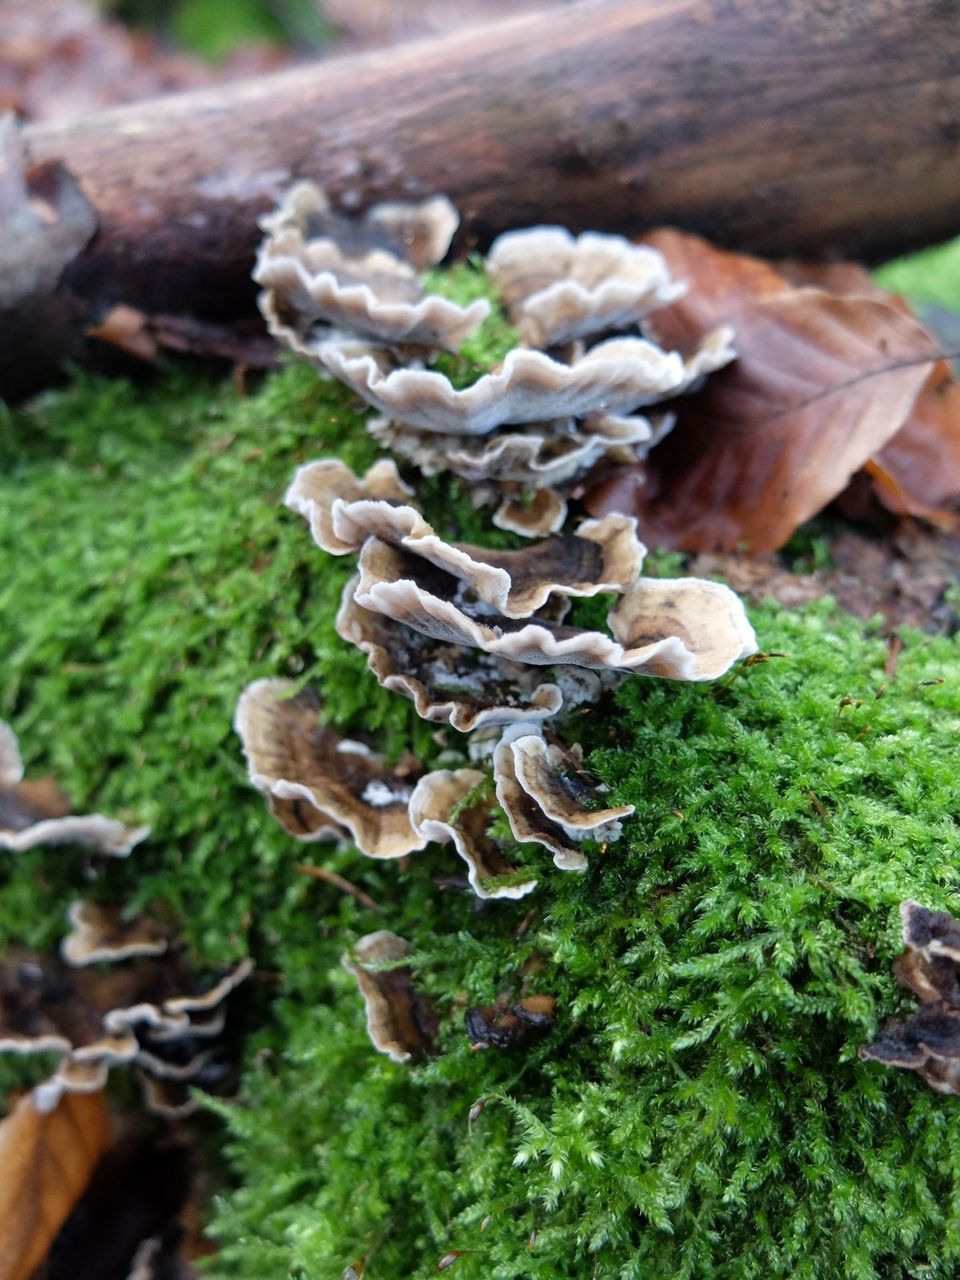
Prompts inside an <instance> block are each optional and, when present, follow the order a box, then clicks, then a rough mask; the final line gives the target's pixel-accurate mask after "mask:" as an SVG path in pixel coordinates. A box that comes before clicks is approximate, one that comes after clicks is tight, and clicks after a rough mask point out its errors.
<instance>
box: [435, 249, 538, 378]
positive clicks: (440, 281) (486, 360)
mask: <svg viewBox="0 0 960 1280" xmlns="http://www.w3.org/2000/svg"><path fill="white" fill-rule="evenodd" d="M424 289H425V290H426V292H428V293H439V294H442V295H443V296H444V297H445V298H451V299H452V300H453V301H454V302H458V303H459V304H460V306H462V307H466V306H469V304H470V303H471V302H475V301H476V300H477V299H478V298H486V299H487V301H488V302H489V303H490V314H489V315H488V316H487V318H486V319H485V320H484V321H483V323H482V324H480V325H478V326H477V328H476V329H475V330H474V332H473V333H471V334H470V336H469V337H468V338H467V339H466V340H465V341H464V342H463V344H462V345H461V347H460V349H459V351H457V353H456V354H455V355H454V354H451V353H450V352H442V353H441V354H440V355H438V356H436V357H435V359H434V360H433V361H432V365H431V367H432V368H434V369H437V370H439V371H440V372H441V373H445V374H446V375H447V377H448V378H449V379H450V381H451V382H452V383H453V385H454V386H455V387H457V388H458V389H461V388H463V387H469V386H470V385H471V384H472V383H474V382H476V381H477V379H478V378H479V377H481V376H482V375H483V374H485V373H488V372H489V371H490V370H491V369H492V368H494V367H495V366H496V365H498V364H501V363H502V362H503V360H504V359H505V357H506V355H507V352H508V351H510V350H511V349H512V348H513V347H515V346H516V345H517V343H518V341H519V334H518V333H517V331H516V329H514V327H513V326H512V325H511V324H510V322H509V321H508V320H507V317H506V313H505V312H504V310H503V308H502V306H501V305H500V297H499V294H498V293H497V290H496V289H495V288H494V286H493V284H492V283H491V281H490V277H489V276H488V275H487V274H486V272H485V271H484V270H483V265H482V262H481V261H480V260H478V259H472V258H471V259H469V260H468V261H467V262H457V263H455V264H454V265H453V266H452V267H449V268H445V269H443V270H441V269H440V268H437V269H435V270H433V271H428V272H427V274H426V276H425V278H424Z"/></svg>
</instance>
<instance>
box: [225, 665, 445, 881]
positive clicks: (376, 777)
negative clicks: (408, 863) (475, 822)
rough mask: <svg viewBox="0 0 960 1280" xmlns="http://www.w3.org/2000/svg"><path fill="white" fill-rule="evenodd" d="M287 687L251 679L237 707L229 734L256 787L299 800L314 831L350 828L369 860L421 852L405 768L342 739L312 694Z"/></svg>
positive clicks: (280, 797)
mask: <svg viewBox="0 0 960 1280" xmlns="http://www.w3.org/2000/svg"><path fill="white" fill-rule="evenodd" d="M293 690H294V686H293V685H292V684H291V683H290V682H289V681H286V680H257V681H254V683H253V684H251V685H249V686H248V687H247V688H246V689H245V690H244V692H243V693H242V694H241V696H240V700H239V702H238V703H237V709H236V713H235V715H234V729H235V730H236V732H237V733H238V734H239V735H240V738H241V740H242V742H243V751H244V755H245V756H246V758H247V766H248V771H249V775H250V781H251V782H252V783H253V785H254V786H255V787H256V788H257V790H258V791H262V792H264V794H266V795H267V796H270V797H271V798H273V799H276V800H281V801H284V800H301V801H306V802H307V803H308V804H310V805H312V806H313V807H314V809H316V810H317V813H318V818H317V824H318V826H320V827H326V826H329V825H330V824H332V825H333V827H334V828H335V829H341V828H342V829H345V830H347V831H349V833H350V836H351V838H352V839H353V841H354V843H355V844H356V846H357V848H358V849H359V850H360V851H361V853H365V854H367V856H368V857H371V858H402V857H404V856H405V855H406V854H408V853H412V852H413V851H414V850H416V849H422V848H423V846H424V843H425V841H423V840H421V839H419V837H418V836H417V835H416V834H415V832H414V831H413V828H412V827H411V826H410V819H409V817H408V815H407V804H408V801H409V798H410V791H411V788H412V779H411V778H410V775H409V771H408V770H407V769H404V770H403V772H402V773H401V772H400V771H398V770H397V769H388V768H385V767H384V766H383V764H382V762H381V760H380V758H379V757H378V756H376V755H375V754H374V753H373V752H372V751H370V749H369V748H368V747H366V746H364V745H363V744H362V743H357V742H349V741H347V740H346V739H344V738H341V737H340V735H339V734H338V733H336V732H335V731H334V730H333V729H330V728H329V727H328V726H326V725H324V724H322V723H321V721H320V718H319V701H318V699H317V698H316V696H315V695H313V694H311V693H310V692H309V691H303V692H301V693H297V694H294V692H293ZM283 813H284V811H283V810H280V811H278V813H277V816H278V817H282V816H283ZM291 834H294V835H300V831H299V830H294V831H291ZM313 838H316V836H314V837H313Z"/></svg>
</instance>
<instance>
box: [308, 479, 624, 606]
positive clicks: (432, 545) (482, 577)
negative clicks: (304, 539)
mask: <svg viewBox="0 0 960 1280" xmlns="http://www.w3.org/2000/svg"><path fill="white" fill-rule="evenodd" d="M332 465H335V466H336V467H338V468H342V470H343V471H346V470H347V469H346V468H345V467H343V466H342V464H331V462H330V460H328V459H323V460H322V461H319V462H310V463H307V464H306V465H305V466H303V467H301V468H300V469H299V470H298V471H297V474H296V476H295V478H294V481H293V484H292V485H291V486H290V488H289V489H288V491H287V496H286V502H287V505H288V506H290V507H292V508H293V509H294V510H296V511H305V512H309V516H308V518H309V520H310V527H311V531H312V532H313V534H314V538H315V540H316V541H317V543H318V545H319V546H320V547H321V548H322V549H323V550H324V551H328V552H331V553H332V554H334V555H342V554H344V553H346V552H348V551H353V552H356V551H359V550H360V549H361V548H362V547H363V545H364V543H365V542H366V541H367V539H368V538H378V539H380V541H381V542H386V543H389V544H390V546H394V547H399V548H402V549H403V550H405V551H409V552H411V553H412V554H414V555H417V556H419V557H421V558H422V559H423V560H426V561H427V562H428V563H429V564H432V565H435V566H436V567H437V568H438V569H442V570H444V571H445V572H446V573H449V574H451V575H452V576H453V577H455V578H457V579H458V580H459V581H460V582H461V583H462V584H463V586H464V588H465V589H466V590H468V591H470V592H471V593H472V594H473V595H475V596H476V598H477V599H478V600H481V601H483V603H485V604H488V605H490V606H491V607H492V608H494V609H497V610H499V612H501V613H503V614H504V615H505V616H506V617H508V618H528V617H529V616H530V615H531V614H532V613H535V612H536V611H537V610H538V609H541V608H542V607H543V606H544V605H545V604H546V603H547V601H548V600H549V598H550V597H551V596H593V595H598V594H599V593H600V592H604V591H623V590H625V589H626V587H628V586H629V585H630V584H631V583H633V582H634V581H635V580H636V578H637V576H638V574H639V572H640V567H641V565H642V564H643V557H644V555H645V554H646V547H645V546H644V545H643V543H642V542H640V541H639V540H638V538H637V524H636V521H635V520H634V519H633V518H632V517H629V516H605V517H604V518H603V519H602V520H584V521H582V522H581V524H580V525H579V527H578V528H577V529H576V530H575V532H574V533H572V534H566V535H560V536H557V537H554V538H545V539H543V540H542V541H540V542H536V543H532V544H530V545H528V546H525V547H523V548H521V549H520V550H518V551H493V550H490V549H488V548H486V547H474V546H469V545H467V544H465V543H455V542H446V541H445V540H444V539H443V538H442V537H441V536H440V535H439V534H437V533H436V532H435V531H434V529H433V526H432V525H431V524H429V523H428V521H426V520H425V519H424V518H423V516H422V515H421V514H420V512H419V511H418V510H417V509H416V507H413V506H410V505H407V504H404V505H396V504H393V503H391V502H389V501H383V500H378V499H371V498H358V499H354V500H353V501H350V500H345V499H344V498H343V497H341V496H339V494H337V493H336V491H335V486H334V485H332V484H329V483H327V482H326V477H327V476H328V475H329V474H330V472H331V469H332ZM347 474H348V475H349V477H350V479H351V480H355V477H354V476H353V475H352V473H349V472H348V473H347ZM367 474H368V476H369V474H370V473H369V472H368V473H367ZM344 487H346V486H344ZM308 495H309V496H308Z"/></svg>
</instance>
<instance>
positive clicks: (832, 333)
mask: <svg viewBox="0 0 960 1280" xmlns="http://www.w3.org/2000/svg"><path fill="white" fill-rule="evenodd" d="M648 243H650V244H652V245H653V246H654V247H655V248H657V249H659V250H660V252H661V253H663V254H664V255H665V256H666V258H667V261H668V263H669V265H670V268H671V271H672V272H673V274H675V275H676V276H678V277H680V278H681V279H686V280H688V281H689V282H690V288H689V290H688V292H687V294H686V295H685V296H684V297H683V298H682V299H680V300H679V301H677V302H675V303H673V304H672V305H671V306H669V307H666V308H663V309H662V310H660V311H658V312H657V313H656V314H655V315H654V316H653V317H651V321H650V323H649V328H650V330H651V332H652V334H653V337H654V338H655V339H656V340H657V341H658V342H660V343H662V344H663V345H664V346H665V347H667V348H679V349H681V350H683V349H684V348H688V347H690V346H692V345H693V344H694V343H695V342H696V341H697V340H698V339H699V337H700V336H701V335H702V334H703V333H705V332H706V331H707V330H709V329H710V328H713V327H714V326H715V325H716V324H718V323H731V324H733V325H734V326H735V328H736V334H737V336H736V345H737V349H738V351H739V359H738V360H737V361H736V362H735V363H734V364H733V365H731V366H729V367H728V368H727V369H724V370H721V371H720V372H719V373H716V374H714V375H713V376H712V377H711V378H710V381H709V383H708V385H707V386H706V387H705V388H704V389H703V390H702V391H700V392H698V393H697V394H696V395H693V396H690V397H687V398H684V399H682V400H678V401H677V402H676V407H677V410H678V422H677V425H676V427H675V428H674V430H673V432H672V433H671V434H670V435H669V436H668V437H667V438H666V439H665V440H664V441H663V442H662V443H661V444H660V445H658V446H657V447H656V448H655V449H654V450H653V451H652V453H651V454H650V456H649V458H648V459H647V462H646V463H645V475H644V476H643V483H638V481H639V479H640V477H639V476H637V475H631V473H630V471H629V470H622V471H621V472H619V473H617V474H615V475H614V476H612V477H610V478H608V479H607V480H606V481H605V482H601V483H599V484H598V485H597V486H596V487H595V488H594V489H592V490H591V491H590V492H589V493H588V494H587V499H586V506H587V509H588V510H589V511H590V512H591V514H595V515H597V514H601V513H607V512H611V511H626V512H627V513H628V514H632V515H638V516H639V517H640V519H641V528H642V531H643V534H644V537H645V538H647V539H649V540H651V541H655V542H657V543H659V544H661V545H664V546H673V547H684V548H687V549H691V550H699V551H706V550H733V549H735V548H737V547H739V546H742V545H744V544H745V545H746V546H747V547H749V549H750V550H751V551H755V552H764V551H773V550H776V549H777V548H778V547H780V546H782V545H783V543H784V542H786V541H787V539H788V538H789V537H790V535H791V533H792V532H793V530H794V529H795V528H796V527H797V525H799V524H801V523H802V522H803V521H804V520H807V519H808V518H809V517H810V516H812V515H814V514H815V513H816V512H817V511H819V510H820V509H821V508H822V507H824V506H825V505H826V504H827V503H828V502H830V501H831V500H832V499H833V498H835V497H836V496H837V494H839V493H840V492H841V491H842V490H843V489H844V488H845V487H846V485H847V483H848V481H849V480H850V477H851V476H852V475H853V473H854V472H855V471H857V470H858V469H859V468H860V467H861V466H862V465H863V463H864V462H865V461H866V460H867V459H868V458H870V457H872V456H873V455H874V454H876V453H877V452H878V451H879V450H881V449H882V448H883V446H884V445H885V444H887V442H888V441H889V440H890V439H891V438H892V437H893V436H894V435H895V434H896V432H897V431H898V430H900V428H901V427H902V426H903V425H904V423H905V422H906V421H907V420H908V418H909V417H910V414H911V412H912V411H913V409H914V405H915V404H916V401H917V398H918V395H919V393H920V391H921V388H922V387H923V385H924V383H925V382H926V381H927V379H928V377H929V376H930V363H931V361H933V360H934V359H936V357H937V355H938V354H939V352H938V351H937V349H936V344H935V343H934V341H933V340H932V339H931V337H930V336H929V335H928V334H927V333H926V331H925V330H924V329H923V327H922V326H921V325H920V324H919V323H918V322H917V321H916V320H915V319H914V318H913V317H912V316H910V315H908V314H906V313H905V311H904V309H903V308H902V307H899V306H896V305H893V304H891V303H889V302H886V301H881V300H879V299H878V298H877V297H875V296H871V297H861V296H857V297H838V296H834V295H832V294H830V293H828V292H826V291H825V290H824V289H820V288H812V287H803V288H794V287H792V286H791V285H790V283H789V281H788V280H787V279H786V277H785V276H783V275H781V274H780V272H778V271H777V270H776V269H775V268H774V267H773V266H772V265H770V264H769V263H765V262H761V261H759V260H758V259H754V258H748V257H745V256H743V255H739V254H731V253H725V252H723V251H722V250H719V249H715V248H713V247H712V246H711V245H709V244H707V243H706V241H703V240H700V239H699V238H698V237H696V236H688V235H684V234H682V233H680V232H676V231H658V232H654V233H653V234H652V235H651V236H650V237H648Z"/></svg>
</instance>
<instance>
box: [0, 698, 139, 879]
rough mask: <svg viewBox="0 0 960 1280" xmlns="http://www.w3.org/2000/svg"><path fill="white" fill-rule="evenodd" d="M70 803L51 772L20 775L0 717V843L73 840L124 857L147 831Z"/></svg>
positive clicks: (19, 849)
mask: <svg viewBox="0 0 960 1280" xmlns="http://www.w3.org/2000/svg"><path fill="white" fill-rule="evenodd" d="M70 809H71V806H70V801H69V799H68V798H67V796H66V795H65V794H64V793H63V791H61V789H60V787H59V785H58V784H57V782H56V781H55V780H54V779H53V778H50V777H46V778H24V776H23V762H22V760H21V758H20V747H19V744H18V743H17V738H16V734H15V733H14V732H13V730H12V729H11V727H10V726H9V725H8V724H5V723H4V722H3V721H0V849H7V850H9V851H10V852H11V853H23V852H24V851H25V850H27V849H35V848H37V847H38V846H39V845H44V844H77V845H86V846H88V847H91V848H93V849H96V850H97V852H98V853H106V854H110V855H112V856H113V857H115V858H125V857H126V856H127V855H128V854H129V853H130V851H131V850H132V849H133V848H135V847H136V845H138V844H139V843H140V841H141V840H144V839H146V837H147V836H148V835H149V834H150V828H149V827H127V826H124V824H123V823H122V822H117V821H116V820H115V819H113V818H105V817H104V816H103V814H101V813H89V814H75V813H71V812H70Z"/></svg>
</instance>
